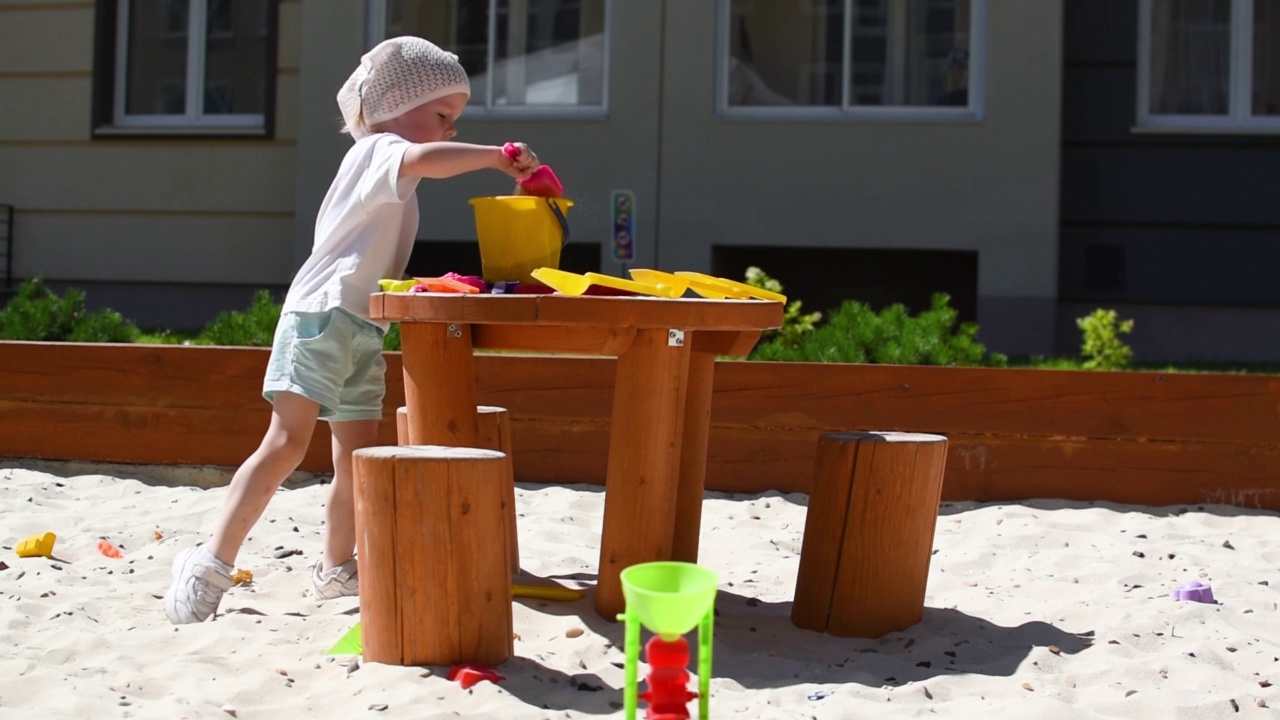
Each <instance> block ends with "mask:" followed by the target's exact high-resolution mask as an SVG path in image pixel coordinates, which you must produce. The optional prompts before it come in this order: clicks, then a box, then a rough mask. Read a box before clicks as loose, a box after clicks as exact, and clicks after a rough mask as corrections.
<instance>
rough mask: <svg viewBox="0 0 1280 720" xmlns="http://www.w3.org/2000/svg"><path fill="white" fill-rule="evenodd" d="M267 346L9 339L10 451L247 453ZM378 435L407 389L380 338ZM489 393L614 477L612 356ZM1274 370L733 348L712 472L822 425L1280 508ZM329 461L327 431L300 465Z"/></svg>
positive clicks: (767, 453)
mask: <svg viewBox="0 0 1280 720" xmlns="http://www.w3.org/2000/svg"><path fill="white" fill-rule="evenodd" d="M266 359H267V351H266V350H265V349H260V348H207V347H200V348H197V347H181V346H153V345H152V346H149V345H95V344H72V343H15V342H0V368H3V371H0V456H6V457H31V458H45V459H74V460H83V461H98V462H119V463H141V464H184V465H186V464H189V465H219V466H235V465H238V464H239V463H240V462H241V461H242V460H243V459H244V458H245V457H247V455H248V454H249V453H250V452H252V451H253V449H254V447H256V445H257V442H258V441H259V440H260V439H261V433H262V432H263V430H264V429H265V428H266V424H267V421H268V419H269V416H270V410H269V406H268V405H267V404H266V402H265V401H263V400H262V399H261V396H260V389H261V380H262V372H263V370H264V369H265V366H266ZM387 361H388V375H387V397H386V400H385V410H384V420H385V421H386V422H384V423H383V427H382V430H381V435H380V442H383V443H384V444H394V443H395V418H394V413H395V409H396V408H397V407H399V406H400V405H402V404H403V402H404V389H403V382H402V378H401V375H400V362H399V361H400V357H399V354H398V353H388V354H387ZM476 368H477V390H478V392H479V400H480V402H481V403H483V404H487V405H498V406H501V407H506V408H507V409H508V410H509V411H510V414H511V435H512V444H513V447H514V448H515V456H514V460H515V470H516V475H517V477H518V478H519V479H520V480H522V481H529V482H558V483H595V484H599V483H602V482H603V478H604V468H605V457H606V456H605V447H606V444H607V438H608V429H609V411H610V406H611V398H612V387H613V368H614V361H613V360H612V359H609V358H565V357H545V356H542V357H538V356H519V355H481V356H479V357H478V358H477V362H476ZM1278 383H1280V378H1278V377H1275V376H1248V375H1217V374H1164V373H1086V372H1072V371H1045V370H1004V369H986V368H937V367H906V366H879V365H820V364H801V363H757V362H722V363H719V364H718V365H717V370H716V383H715V397H714V400H713V405H712V428H711V438H710V443H709V449H708V473H707V482H708V487H710V488H712V489H717V490H726V491H737V492H758V491H763V490H769V489H773V490H780V491H787V492H804V491H807V489H808V485H809V481H810V476H811V474H812V463H813V452H814V448H815V446H816V441H817V437H818V435H820V434H821V433H822V432H826V431H834V430H909V431H918V432H930V433H938V434H942V435H946V436H948V438H949V439H950V450H949V453H948V460H947V474H946V482H945V484H944V490H943V493H944V498H945V499H948V500H1021V499H1028V498H1033V497H1058V498H1065V499H1079V500H1112V501H1116V502H1134V503H1141V504H1146V505H1166V504H1174V503H1196V502H1225V503H1230V504H1235V505H1243V506H1249V507H1262V508H1267V509H1271V510H1280V412H1278V409H1280V384H1278ZM330 468H331V465H330V459H329V449H328V429H327V426H326V425H325V424H324V423H321V424H320V425H319V427H318V428H317V431H316V434H315V437H314V438H313V441H312V445H311V448H310V450H309V452H308V454H307V456H306V459H305V461H304V463H303V467H302V469H304V470H311V471H317V472H324V471H327V470H329V469H330Z"/></svg>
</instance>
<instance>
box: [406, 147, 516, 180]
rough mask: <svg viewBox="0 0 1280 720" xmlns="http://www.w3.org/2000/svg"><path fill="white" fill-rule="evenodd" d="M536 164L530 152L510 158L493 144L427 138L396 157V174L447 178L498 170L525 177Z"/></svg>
mask: <svg viewBox="0 0 1280 720" xmlns="http://www.w3.org/2000/svg"><path fill="white" fill-rule="evenodd" d="M537 168H538V161H537V157H536V156H535V155H533V153H532V152H529V151H527V150H526V151H525V152H522V153H521V156H520V159H519V160H517V161H514V162H513V161H512V160H511V159H510V158H508V157H507V156H506V154H505V153H503V152H502V148H501V147H500V146H497V145H473V144H471V143H459V142H449V141H441V142H429V143H418V144H415V145H412V146H411V147H410V148H409V149H408V150H406V151H405V153H404V158H403V159H402V160H401V161H400V177H421V178H433V179H437V180H439V179H442V178H450V177H454V176H456V175H461V174H463V173H469V172H474V171H476V170H486V169H493V170H501V171H502V172H504V173H506V174H507V175H510V176H511V177H513V178H516V179H517V180H520V179H524V178H527V177H529V175H530V173H532V172H533V171H534V170H536V169H537Z"/></svg>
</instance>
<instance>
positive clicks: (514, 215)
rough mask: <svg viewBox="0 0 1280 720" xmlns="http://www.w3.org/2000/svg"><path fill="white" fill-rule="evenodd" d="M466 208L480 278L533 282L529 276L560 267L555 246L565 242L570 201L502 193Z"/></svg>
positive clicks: (558, 254) (480, 199)
mask: <svg viewBox="0 0 1280 720" xmlns="http://www.w3.org/2000/svg"><path fill="white" fill-rule="evenodd" d="M471 205H472V206H473V207H474V208H475V211H476V237H477V238H478V239H479V241H480V265H481V268H482V273H483V275H484V279H485V280H488V281H489V282H509V281H512V280H517V281H521V282H527V281H530V280H532V276H530V275H529V273H531V272H533V271H534V270H536V269H538V268H540V267H550V268H559V267H560V248H561V247H562V246H563V245H564V243H565V241H567V240H568V238H569V226H568V224H567V222H566V221H565V215H567V214H568V212H569V208H570V207H572V206H573V201H572V200H569V199H567V198H544V197H533V196H529V195H502V196H498V197H478V198H472V199H471ZM553 208H555V209H553ZM556 210H559V213H558V214H557V212H556Z"/></svg>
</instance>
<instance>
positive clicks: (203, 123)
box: [91, 0, 279, 139]
mask: <svg viewBox="0 0 1280 720" xmlns="http://www.w3.org/2000/svg"><path fill="white" fill-rule="evenodd" d="M130 2H132V0H97V2H96V7H95V10H96V13H95V15H96V17H95V43H94V64H93V68H94V69H93V95H94V97H93V117H92V129H91V130H92V132H91V135H92V137H94V138H110V137H120V136H127V137H148V136H150V137H163V138H169V137H174V136H182V137H202V138H204V137H207V138H220V137H235V138H244V137H252V138H267V139H271V138H274V136H275V106H276V72H277V57H276V56H277V53H278V47H277V43H278V38H279V31H278V28H279V2H278V1H277V0H264V2H265V5H266V9H265V18H264V19H265V22H266V35H265V36H266V48H265V56H266V58H265V67H264V68H263V73H264V75H263V77H264V78H265V82H264V94H265V97H264V98H263V111H262V112H261V113H238V114H235V115H206V114H205V113H204V111H203V104H204V90H205V83H206V79H205V77H204V73H205V62H206V60H207V56H206V50H207V46H206V42H207V38H205V33H204V28H205V24H204V23H205V21H206V17H205V15H206V7H207V3H206V1H205V0H187V2H188V18H187V28H186V29H185V31H184V33H185V35H186V36H187V38H188V46H187V72H186V76H185V83H186V86H185V87H186V90H187V93H186V95H187V105H186V109H185V112H184V113H182V114H159V113H134V114H126V113H125V112H124V108H125V92H126V88H127V80H128V50H129V48H128V20H129V14H128V13H129V4H130ZM191 38H198V39H199V40H198V42H197V43H192V42H191V40H190V39H191ZM197 45H198V47H197Z"/></svg>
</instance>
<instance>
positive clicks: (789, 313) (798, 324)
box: [746, 265, 822, 348]
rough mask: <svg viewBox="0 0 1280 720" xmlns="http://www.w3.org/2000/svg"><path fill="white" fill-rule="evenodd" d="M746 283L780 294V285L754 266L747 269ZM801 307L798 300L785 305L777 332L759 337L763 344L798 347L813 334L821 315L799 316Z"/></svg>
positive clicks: (816, 313) (769, 331)
mask: <svg viewBox="0 0 1280 720" xmlns="http://www.w3.org/2000/svg"><path fill="white" fill-rule="evenodd" d="M746 282H747V284H748V285H751V286H752V287H758V288H760V289H762V290H770V291H772V292H776V293H782V283H780V282H778V281H777V280H775V279H773V278H771V277H769V276H768V275H766V274H765V272H764V270H761V269H760V268H758V267H755V266H754V265H753V266H751V267H749V268H747V274H746ZM802 305H803V303H801V301H799V300H792V301H791V302H789V303H787V307H786V309H785V310H784V311H783V314H782V326H781V327H779V328H778V329H777V330H768V331H766V332H765V333H764V334H763V335H761V336H760V337H761V340H762V341H763V342H766V343H767V342H770V341H773V342H777V343H779V344H780V345H782V346H783V347H786V348H795V347H799V346H800V343H801V341H803V340H804V336H805V335H807V334H809V333H811V332H813V329H814V328H815V327H817V325H818V322H819V321H820V320H822V313H820V312H812V313H805V314H803V315H802V314H800V308H801V306H802Z"/></svg>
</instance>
